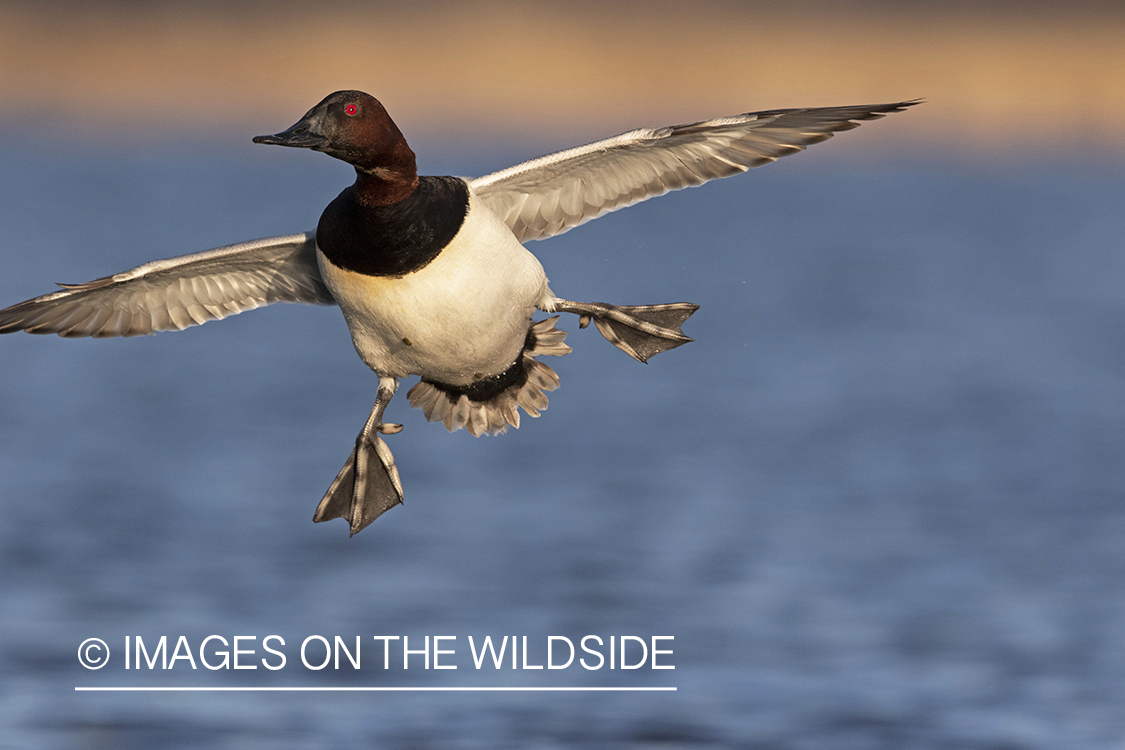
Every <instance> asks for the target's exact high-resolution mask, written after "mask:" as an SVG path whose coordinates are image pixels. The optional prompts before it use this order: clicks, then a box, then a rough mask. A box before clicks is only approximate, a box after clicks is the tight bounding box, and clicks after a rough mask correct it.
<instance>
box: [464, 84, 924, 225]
mask: <svg viewBox="0 0 1125 750" xmlns="http://www.w3.org/2000/svg"><path fill="white" fill-rule="evenodd" d="M919 101H920V100H917V99H916V100H913V101H905V102H897V103H894V104H874V105H863V106H850V107H818V108H813V109H776V110H769V111H765V112H751V113H748V114H744V115H737V116H735V117H723V118H720V119H716V120H706V121H704V122H695V123H690V124H687V125H676V126H673V127H665V128H645V129H641V130H633V131H630V132H628V133H622V134H621V135H618V136H614V137H613V138H607V139H605V140H602V141H597V142H595V143H591V144H588V145H586V146H579V147H577V148H572V149H568V150H566V151H560V152H558V153H555V154H550V155H548V156H543V157H540V158H538V159H532V160H531V161H527V162H524V163H522V164H517V165H516V166H514V167H509V168H508V169H504V170H501V171H499V172H494V173H492V174H490V175H485V176H484V177H478V178H477V179H475V180H473V181H472V183H471V184H472V189H473V191H474V192H475V193H476V194H477V195H479V196H480V197H481V198H482V199H484V201H485V202H486V203H487V204H488V205H489V206H490V207H491V208H492V209H493V210H494V211H495V212H496V213H497V214H499V216H500V217H501V218H502V219H504V221H505V222H506V223H507V224H508V226H509V227H511V229H512V232H514V233H515V235H516V237H517V238H518V239H519V240H520V242H527V241H529V240H539V239H544V238H546V237H551V236H553V235H556V234H562V233H563V232H566V231H568V230H570V229H573V228H574V227H576V226H579V225H580V224H585V223H586V222H587V221H590V220H591V219H594V218H597V217H598V216H601V215H602V214H604V213H607V212H609V211H616V210H617V209H620V208H625V207H626V206H631V205H633V204H634V203H637V202H639V201H643V200H647V199H648V198H653V197H656V196H658V195H663V194H664V193H667V192H669V191H671V190H680V189H682V188H686V187H692V186H694V185H701V184H703V183H704V182H707V181H708V180H713V179H718V178H721V177H730V176H731V175H735V174H740V173H742V172H745V171H746V170H748V169H751V168H753V167H760V166H762V165H763V164H769V163H770V162H772V161H776V160H777V159H780V158H781V157H783V156H788V155H790V154H795V153H797V152H798V151H803V150H804V149H805V148H807V147H808V146H810V145H812V144H814V143H820V142H821V141H824V140H827V139H829V138H831V137H832V135H833V133H838V132H841V131H844V130H851V129H852V128H856V127H859V123H860V121H864V120H875V119H878V118H880V117H883V116H884V115H887V114H890V113H892V112H901V111H903V110H904V109H906V108H907V107H911V106H913V105H915V104H918V103H919Z"/></svg>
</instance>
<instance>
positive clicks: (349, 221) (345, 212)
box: [316, 177, 469, 276]
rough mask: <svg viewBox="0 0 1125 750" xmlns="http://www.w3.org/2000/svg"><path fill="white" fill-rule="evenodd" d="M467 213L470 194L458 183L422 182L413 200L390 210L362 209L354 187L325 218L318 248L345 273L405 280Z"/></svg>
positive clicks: (427, 179)
mask: <svg viewBox="0 0 1125 750" xmlns="http://www.w3.org/2000/svg"><path fill="white" fill-rule="evenodd" d="M468 211H469V188H468V185H466V184H465V181H464V180H462V179H460V178H458V177H419V178H418V187H417V189H415V191H414V192H413V193H411V194H410V196H409V197H407V198H404V199H403V200H401V201H399V202H398V203H392V204H390V205H387V206H374V207H366V206H361V205H360V204H359V203H358V202H357V201H356V199H355V187H354V186H353V187H349V188H347V189H346V190H344V192H342V193H340V194H339V195H338V196H336V200H334V201H332V202H331V203H329V204H328V208H326V209H324V213H323V214H321V215H320V224H318V225H317V228H316V244H317V245H318V246H319V247H320V250H321V252H323V253H324V255H325V256H326V257H327V258H328V260H330V261H331V262H332V264H333V265H335V266H338V267H340V268H345V269H347V270H349V271H356V272H358V273H363V274H367V275H369V276H404V275H406V274H408V273H411V272H413V271H417V270H418V269H420V268H423V267H425V266H426V265H427V264H428V263H429V262H430V261H432V260H433V259H434V258H436V257H437V256H438V254H439V253H440V252H441V251H442V249H443V248H444V247H445V246H446V245H448V244H449V242H450V240H452V239H453V237H454V236H455V235H456V234H457V232H458V231H459V230H460V229H461V224H463V223H464V221H465V215H466V214H467V213H468Z"/></svg>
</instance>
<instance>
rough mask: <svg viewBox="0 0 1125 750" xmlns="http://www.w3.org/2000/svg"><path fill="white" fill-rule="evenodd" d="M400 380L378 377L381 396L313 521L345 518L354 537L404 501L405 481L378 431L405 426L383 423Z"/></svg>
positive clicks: (391, 431) (384, 433)
mask: <svg viewBox="0 0 1125 750" xmlns="http://www.w3.org/2000/svg"><path fill="white" fill-rule="evenodd" d="M397 385H398V384H397V382H396V381H395V380H394V379H393V378H380V379H379V395H378V397H377V399H376V401H375V406H374V408H372V410H371V414H370V416H368V418H367V423H366V424H365V425H364V426H363V430H362V431H361V432H360V433H359V436H358V437H357V438H356V440H355V447H354V448H353V449H352V453H351V455H350V456H349V457H348V460H347V463H345V464H344V468H342V469H340V473H339V474H337V475H336V479H334V480H333V481H332V485H331V486H330V487H329V488H328V491H327V492H326V493H324V498H323V499H322V500H321V501H320V505H318V506H317V509H316V514H315V515H314V516H313V522H315V523H320V522H321V521H330V520H332V519H333V518H344V519H346V520H347V521H348V524H349V525H350V526H351V535H352V536H355V535H356V534H358V533H359V532H360V531H362V530H363V529H364V528H365V527H366V526H367V525H368V524H370V523H371V522H372V521H374V520H375V519H376V518H378V517H379V516H381V515H383V513H386V512H387V511H388V510H390V509H391V508H393V507H394V506H396V505H398V504H400V503H401V502H402V483H401V482H400V481H399V478H398V469H396V468H395V460H394V456H392V455H391V449H390V448H388V447H387V444H386V443H385V442H383V439H382V438H380V437H379V434H383V435H393V434H395V433H397V432H401V431H402V425H399V424H384V423H383V421H382V419H383V411H384V410H385V409H386V408H387V404H388V403H389V402H390V400H391V397H392V396H394V393H395V388H396V387H397Z"/></svg>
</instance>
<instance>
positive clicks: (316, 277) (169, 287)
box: [0, 232, 335, 338]
mask: <svg viewBox="0 0 1125 750" xmlns="http://www.w3.org/2000/svg"><path fill="white" fill-rule="evenodd" d="M59 286H61V287H62V291H61V292H55V293H53V294H46V295H43V296H42V297H36V298H35V299H31V300H28V301H26V302H21V303H19V304H18V305H13V306H11V307H9V308H7V309H5V310H0V333H12V332H13V331H27V332H28V333H57V334H58V335H60V336H67V337H81V336H94V337H96V338H104V337H109V336H139V335H142V334H148V333H155V332H156V331H168V330H182V329H184V328H187V327H189V326H194V325H199V324H200V323H206V322H207V321H209V320H217V319H219V318H225V317H227V316H228V315H234V314H236V313H240V312H243V311H245V310H252V309H254V308H256V307H261V306H263V305H269V304H272V303H274V302H308V303H316V304H335V300H334V299H333V297H332V295H331V293H330V292H329V291H328V289H327V287H325V286H324V281H323V280H322V279H321V277H320V271H319V270H318V268H317V264H316V236H315V234H314V233H312V232H306V233H304V234H291V235H286V236H284V237H269V238H266V239H262V240H253V241H251V242H242V243H239V244H237V245H229V246H227V247H220V248H216V249H214V250H208V251H206V252H202V253H195V254H194V255H184V256H180V257H178V258H169V259H168V260H158V261H154V262H152V263H146V264H144V265H143V266H138V267H137V268H134V269H133V270H131V271H125V272H124V273H119V274H115V275H113V276H106V277H104V278H101V279H95V280H94V281H87V282H85V283H82V284H60V285H59Z"/></svg>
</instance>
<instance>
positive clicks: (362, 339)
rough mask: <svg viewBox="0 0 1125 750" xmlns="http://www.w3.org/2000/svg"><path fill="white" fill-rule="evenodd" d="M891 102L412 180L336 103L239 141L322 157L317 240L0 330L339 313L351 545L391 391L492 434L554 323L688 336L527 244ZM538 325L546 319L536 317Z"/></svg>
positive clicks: (530, 392)
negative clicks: (583, 287) (566, 276)
mask: <svg viewBox="0 0 1125 750" xmlns="http://www.w3.org/2000/svg"><path fill="white" fill-rule="evenodd" d="M920 101H921V100H918V99H915V100H908V101H900V102H895V103H889V104H876V105H859V106H842V107H815V108H804V109H775V110H766V111H760V112H751V113H746V114H741V115H735V116H732V117H723V118H718V119H713V120H706V121H700V122H693V123H688V124H684V125H674V126H668V127H656V128H642V129H637V130H632V131H629V132H626V133H622V134H621V135H617V136H614V137H612V138H607V139H603V140H599V141H596V142H593V143H589V144H587V145H584V146H578V147H576V148H571V149H567V150H564V151H559V152H556V153H553V154H549V155H547V156H542V157H540V158H537V159H532V160H530V161H526V162H523V163H521V164H517V165H515V166H513V167H509V168H507V169H503V170H501V171H498V172H494V173H492V174H489V175H486V176H483V177H478V178H475V179H466V178H462V177H453V176H426V175H419V174H418V170H417V165H416V159H415V154H414V152H413V151H412V150H411V148H410V146H409V145H408V143H407V141H406V139H405V137H404V136H403V134H402V132H401V131H400V130H399V128H398V126H397V125H396V124H395V122H394V121H393V120H392V119H391V117H390V115H389V114H388V113H387V110H386V108H385V107H384V106H383V104H382V103H381V102H380V101H379V100H378V99H376V98H375V97H373V96H371V95H370V94H367V93H364V92H362V91H354V90H349V91H337V92H335V93H332V94H330V95H329V96H327V97H325V98H324V99H323V100H322V101H320V102H319V103H318V104H316V106H314V107H313V108H312V109H310V110H309V111H308V112H307V113H306V114H305V115H304V116H303V117H301V118H300V119H299V120H298V121H297V122H296V123H295V124H294V125H293V126H292V127H290V128H288V129H287V130H284V131H281V132H279V133H276V134H273V135H260V136H257V137H255V138H253V142H254V143H258V144H266V145H275V146H286V147H290V148H302V149H310V150H313V151H319V152H322V153H324V154H327V155H328V156H331V157H333V158H335V159H339V160H341V161H344V162H346V163H348V164H350V165H351V166H352V167H354V169H355V175H356V177H355V182H354V183H353V184H351V185H349V186H347V187H345V188H344V189H343V191H342V192H341V193H340V194H339V195H338V196H337V197H336V198H335V199H334V200H333V201H332V202H331V203H329V204H328V206H327V207H326V208H325V209H324V212H323V213H322V215H321V217H320V220H319V222H318V224H317V227H316V229H315V230H312V231H306V232H302V233H298V234H289V235H283V236H277V237H268V238H264V239H257V240H252V241H249V242H241V243H237V244H232V245H228V246H225V247H220V248H215V249H212V250H207V251H204V252H200V253H194V254H191V255H184V256H180V257H175V258H170V259H166V260H157V261H154V262H151V263H146V264H144V265H141V266H138V267H137V268H134V269H131V270H128V271H124V272H122V273H117V274H114V275H112V276H106V277H102V278H98V279H95V280H93V281H88V282H85V283H80V284H59V285H58V286H59V287H61V290H60V291H56V292H53V293H50V294H45V295H43V296H40V297H36V298H34V299H30V300H27V301H25V302H20V303H18V304H15V305H12V306H11V307H8V308H5V309H3V310H0V333H12V332H16V331H25V332H27V333H34V334H57V335H59V336H63V337H84V336H91V337H95V338H102V337H114V336H137V335H143V334H152V333H156V332H158V331H167V330H183V329H184V328H187V327H189V326H195V325H199V324H202V323H205V322H207V321H210V320H218V319H221V318H224V317H227V316H229V315H234V314H237V313H241V312H245V311H247V310H251V309H254V308H257V307H262V306H264V305H270V304H273V303H275V302H300V303H309V304H329V305H338V306H339V308H340V310H341V312H342V313H343V317H344V322H345V323H346V324H347V327H348V330H349V332H350V333H351V338H352V343H353V344H354V346H355V350H356V353H357V354H358V355H359V357H360V359H361V360H362V361H363V362H364V363H365V364H366V365H367V366H368V367H369V368H370V369H371V370H372V371H373V372H374V373H375V375H376V377H377V379H378V385H377V389H376V398H375V404H374V406H373V407H372V409H371V412H370V414H369V415H368V417H367V420H366V422H365V423H364V425H363V428H362V429H361V430H360V432H359V434H358V436H357V437H356V440H355V443H354V447H353V448H352V451H351V454H350V456H349V457H348V459H347V461H346V462H345V464H344V467H343V468H342V469H341V470H340V471H339V473H338V474H337V476H336V478H335V479H334V480H333V481H332V483H331V485H330V486H329V488H328V490H327V491H326V492H325V494H324V497H323V498H322V499H321V501H320V503H319V504H318V506H317V509H316V512H315V514H314V516H313V521H314V522H323V521H329V520H332V519H335V518H343V519H345V520H346V521H347V523H348V525H349V529H350V533H351V535H352V536H354V535H355V534H357V533H358V532H360V531H361V530H363V529H364V528H366V527H367V526H368V525H369V524H370V523H371V522H373V521H374V520H375V519H376V518H378V517H379V516H381V515H382V514H383V513H385V512H386V511H387V510H389V509H391V508H393V507H394V506H396V505H399V504H401V503H402V501H403V488H402V482H401V479H400V476H399V472H398V468H397V467H396V465H395V462H394V457H393V455H392V453H391V451H390V449H389V447H388V445H387V443H386V441H385V440H384V439H383V437H384V436H387V435H393V434H395V433H398V432H400V431H401V430H402V429H403V427H402V425H401V424H393V423H388V422H384V421H383V415H384V412H385V410H386V408H387V405H388V403H390V401H391V399H392V398H393V397H394V395H395V393H396V391H397V389H398V384H399V381H400V380H402V379H403V378H407V377H411V376H417V377H418V378H419V381H418V382H417V384H415V385H414V386H413V387H412V388H411V389H410V391H409V392H408V393H407V398H408V400H409V402H410V405H411V407H413V408H417V409H420V410H421V411H422V413H423V414H424V416H425V418H426V419H427V420H428V421H431V422H440V423H442V424H443V425H444V426H445V427H446V429H447V430H449V431H450V432H452V431H455V430H458V429H461V428H464V429H466V431H467V432H469V433H470V434H472V435H474V436H479V435H485V434H500V433H503V432H505V431H506V430H507V429H508V428H509V427H512V428H518V427H519V425H520V410H522V411H523V412H524V413H525V414H527V415H529V416H531V417H538V416H540V414H541V413H542V412H543V411H544V410H545V409H546V408H547V403H548V401H547V396H546V393H547V392H550V391H553V390H554V389H556V388H557V387H558V385H559V378H558V375H557V374H556V373H555V372H554V370H552V369H551V368H550V367H549V366H548V365H547V364H545V363H543V362H541V361H540V357H544V356H556V357H557V356H563V355H565V354H567V353H569V352H570V351H571V348H570V346H569V345H567V344H566V342H565V339H566V332H565V331H563V330H560V329H559V328H557V327H556V322H557V321H558V319H559V317H560V315H561V314H563V313H567V314H574V315H577V316H578V324H579V328H580V329H584V328H586V327H587V326H588V325H589V324H590V323H591V322H593V323H594V325H595V328H596V329H597V330H598V331H599V332H600V333H601V334H602V335H603V336H604V337H605V338H606V339H607V340H608V341H609V342H610V343H612V344H613V345H614V346H616V347H617V348H618V349H620V350H622V351H623V352H625V353H626V354H628V355H629V356H630V357H632V358H633V359H635V360H637V361H639V362H647V361H648V360H649V359H650V358H652V357H653V356H655V355H657V354H660V353H662V352H665V351H669V350H671V349H674V348H676V347H678V346H681V345H683V344H685V343H688V342H690V341H692V339H691V338H689V337H688V336H687V335H685V334H684V333H683V331H682V325H683V324H684V322H685V321H686V320H687V319H688V318H689V317H690V316H691V315H692V314H693V313H694V312H695V311H696V310H698V309H699V307H698V305H696V304H693V303H687V302H676V303H666V304H652V305H613V304H608V303H601V302H577V301H572V300H567V299H564V298H561V297H559V296H557V295H556V294H555V293H554V292H553V291H552V290H551V288H550V286H549V284H548V279H547V276H546V274H545V272H544V270H543V266H542V264H541V263H540V262H539V260H538V259H537V258H536V256H535V255H534V254H532V253H531V251H529V250H528V249H527V248H526V246H525V244H526V243H528V242H530V241H532V240H542V239H546V238H549V237H553V236H556V235H559V234H562V233H564V232H567V231H569V230H571V229H573V228H575V227H577V226H579V225H581V224H585V223H586V222H588V221H591V220H593V219H595V218H597V217H599V216H602V215H603V214H606V213H608V212H610V211H616V210H618V209H621V208H625V207H627V206H630V205H633V204H635V203H638V202H640V201H643V200H647V199H649V198H653V197H656V196H659V195H663V194H664V193H667V192H669V191H673V190H679V189H682V188H686V187H692V186H696V185H700V184H702V183H704V182H708V181H710V180H713V179H718V178H723V177H729V176H732V175H735V174H740V173H742V172H745V171H747V170H749V169H750V168H753V167H758V166H762V165H764V164H768V163H770V162H773V161H776V160H777V159H778V158H781V157H783V156H787V155H790V154H794V153H797V152H799V151H802V150H804V149H805V148H806V147H808V146H810V145H812V144H814V143H819V142H821V141H824V140H826V139H828V138H830V137H831V136H832V135H833V134H835V133H838V132H841V131H845V130H850V129H852V128H855V127H857V126H858V125H859V124H860V123H861V122H864V121H868V120H874V119H877V118H880V117H883V116H885V115H888V114H891V113H895V112H901V111H904V110H905V109H906V108H908V107H911V106H913V105H915V104H918V103H919V102H920ZM538 313H545V314H547V315H549V316H550V317H547V318H545V319H542V320H536V319H535V316H536V315H537V314H538Z"/></svg>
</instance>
